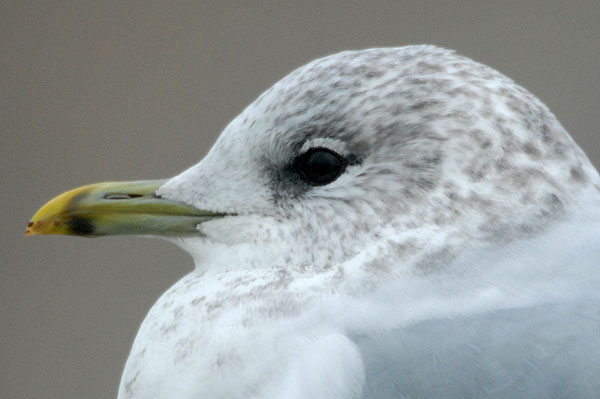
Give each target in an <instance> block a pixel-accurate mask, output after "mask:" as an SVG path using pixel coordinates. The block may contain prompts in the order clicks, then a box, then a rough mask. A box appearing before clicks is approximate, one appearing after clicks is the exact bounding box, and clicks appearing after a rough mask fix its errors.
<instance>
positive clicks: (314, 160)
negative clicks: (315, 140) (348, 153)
mask: <svg viewBox="0 0 600 399" xmlns="http://www.w3.org/2000/svg"><path fill="white" fill-rule="evenodd" d="M294 166H295V169H296V170H297V171H298V172H300V174H302V176H303V177H304V179H305V180H306V181H307V182H308V183H309V184H310V185H313V186H324V185H327V184H329V183H331V182H333V181H335V180H336V179H337V178H338V177H340V175H341V174H342V173H343V172H344V170H346V166H348V161H347V160H346V159H344V157H342V156H341V155H340V154H338V153H336V152H335V151H332V150H330V149H328V148H324V147H314V148H310V149H309V150H308V151H306V152H305V153H304V154H302V155H300V156H298V157H297V158H296V160H295V161H294Z"/></svg>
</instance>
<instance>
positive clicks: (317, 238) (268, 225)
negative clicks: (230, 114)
mask: <svg viewBox="0 0 600 399" xmlns="http://www.w3.org/2000/svg"><path fill="white" fill-rule="evenodd" d="M594 179H595V181H596V182H597V180H598V176H597V173H596V172H595V170H594V169H593V167H592V166H591V164H590V163H589V161H588V160H587V158H586V157H585V155H584V154H583V153H582V152H581V150H580V149H579V148H578V147H577V146H576V145H575V144H574V143H573V141H572V140H571V139H570V137H569V136H568V134H567V133H566V132H565V131H564V129H563V128H562V126H561V125H560V124H559V123H558V122H557V120H556V119H555V118H554V116H553V115H552V114H551V113H550V111H549V110H548V109H547V108H546V107H545V106H544V105H543V104H542V103H541V102H540V101H539V100H537V99H536V98H535V97H534V96H533V95H532V94H530V93H529V92H527V91H526V90H524V89H522V88H521V87H519V86H518V85H516V84H515V83H513V82H512V81H511V80H509V79H507V78H506V77H504V76H503V75H501V74H499V73H498V72H496V71H494V70H492V69H490V68H488V67H485V66H483V65H481V64H478V63H475V62H473V61H471V60H469V59H466V58H464V57H460V56H458V55H456V54H454V53H453V52H451V51H448V50H444V49H439V48H436V47H433V46H411V47H403V48H396V49H372V50H365V51H353V52H343V53H339V54H336V55H333V56H329V57H326V58H322V59H318V60H316V61H313V62H311V63H309V64H307V65H305V66H304V67H301V68H299V69H297V70H296V71H294V72H292V73H291V74H289V75H288V76H286V77H285V78H284V79H282V80H281V81H279V82H278V83H277V84H275V85H274V86H273V87H272V88H270V89H269V90H267V91H266V92H265V93H263V94H262V95H261V96H260V97H259V98H258V99H257V100H256V101H255V102H254V103H252V104H251V105H250V106H248V108H246V109H245V110H244V111H243V112H242V113H241V114H240V115H239V116H238V117H237V118H235V119H234V120H233V121H232V122H231V123H230V124H229V125H228V126H227V127H226V128H225V130H224V131H223V133H222V134H221V136H220V137H219V139H218V140H217V142H216V143H215V145H214V147H213V148H212V149H211V151H210V152H209V153H208V155H207V156H206V157H205V158H204V159H203V160H202V161H200V162H199V163H198V164H197V165H195V166H193V167H192V168H190V169H188V170H186V171H184V172H183V173H181V174H180V175H178V176H175V177H173V178H171V179H168V180H162V181H144V182H132V183H101V184H96V185H90V186H85V187H81V188H78V189H75V190H72V191H69V192H67V193H64V194H62V195H60V196H58V197H56V198H55V199H53V200H52V201H50V202H49V203H48V204H46V205H45V206H44V207H42V208H41V209H40V210H39V211H38V212H37V213H36V214H35V216H34V217H33V218H32V220H31V222H30V225H29V227H28V230H27V233H26V234H28V235H34V234H70V235H81V236H101V235H112V234H136V235H158V236H166V237H170V238H173V239H175V240H176V241H179V242H181V243H183V245H184V246H185V247H186V248H187V249H189V250H190V252H192V254H193V255H194V256H195V258H196V259H197V263H202V262H203V261H208V262H210V259H212V261H213V262H216V263H220V264H231V263H235V262H238V263H240V264H248V265H254V266H257V265H259V264H264V263H265V262H267V263H269V262H270V263H273V262H275V263H280V264H285V263H286V262H289V259H292V258H293V259H300V261H299V262H300V263H301V266H303V267H304V266H308V265H313V266H315V265H316V266H317V267H327V265H328V264H331V263H333V262H340V261H343V260H346V259H348V258H349V257H351V256H354V255H356V254H357V253H359V252H361V251H363V250H366V249H367V248H371V250H373V251H377V245H378V242H380V241H381V240H380V238H381V237H382V236H385V237H388V238H387V239H388V241H393V242H394V243H395V246H394V247H393V248H395V249H394V250H395V251H397V252H402V251H410V250H415V249H418V248H423V247H426V246H427V245H431V238H432V237H436V236H437V237H440V236H441V237H443V240H442V241H448V240H450V241H451V240H467V239H474V238H475V239H489V238H490V237H498V236H501V235H502V234H506V233H507V232H515V231H524V232H525V231H527V230H528V229H535V228H539V227H540V226H539V224H540V221H542V222H543V221H544V220H545V219H548V218H552V217H556V215H558V214H560V212H562V209H563V207H564V204H565V203H566V202H568V201H569V198H570V197H571V196H572V194H573V193H576V192H577V191H578V190H580V189H581V188H582V187H585V186H587V185H589V183H590V180H594ZM540 216H542V217H541V218H540ZM459 231H460V233H458V232H459ZM424 232H425V234H424ZM417 237H420V238H417ZM389 248H390V247H387V249H386V250H388V251H389V250H390V249H389ZM252 253H260V256H257V257H254V256H253V255H251V254H252ZM218 259H221V260H220V261H219V260H218ZM225 267H227V266H225Z"/></svg>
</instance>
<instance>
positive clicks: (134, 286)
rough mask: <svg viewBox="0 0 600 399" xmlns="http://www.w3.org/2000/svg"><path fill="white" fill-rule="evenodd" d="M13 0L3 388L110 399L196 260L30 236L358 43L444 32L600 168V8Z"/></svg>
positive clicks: (4, 106)
mask: <svg viewBox="0 0 600 399" xmlns="http://www.w3.org/2000/svg"><path fill="white" fill-rule="evenodd" d="M124 3H125V2H121V1H115V2H107V1H80V2H62V1H45V2H29V1H7V0H5V1H3V2H2V5H1V6H0V7H1V16H0V18H1V21H0V43H1V46H2V48H1V52H0V57H1V58H0V59H1V67H0V71H1V75H0V76H1V81H0V85H1V97H0V100H1V108H0V112H1V121H2V125H1V129H0V134H1V147H0V149H1V151H2V154H1V157H0V162H1V173H2V174H1V176H2V190H1V193H2V195H1V197H0V202H1V209H2V211H1V214H0V217H1V222H2V223H1V230H0V232H1V238H2V242H1V245H0V251H1V253H0V254H1V256H0V262H1V274H0V295H1V301H0V312H1V314H0V323H1V324H0V326H1V336H0V345H1V346H0V350H1V353H0V373H1V374H0V378H1V379H0V397H1V398H61V399H64V398H103V399H104V398H110V397H114V396H115V395H116V389H117V386H118V383H119V377H120V373H121V370H122V367H123V364H124V362H125V359H126V358H127V354H128V351H129V347H130V344H131V342H132V340H133V338H134V336H135V333H136V331H137V328H138V326H139V324H140V322H141V321H142V319H143V317H144V315H145V313H146V311H147V310H148V308H149V307H150V306H151V305H152V303H153V302H154V301H155V300H156V298H157V297H158V296H159V295H160V294H161V293H162V292H163V291H164V290H165V289H166V288H167V287H169V286H170V285H171V284H172V283H173V282H175V281H176V280H177V279H178V278H179V277H180V276H181V275H183V274H184V273H186V272H187V271H189V270H190V269H191V267H192V262H191V259H189V258H188V256H187V255H186V254H185V253H183V252H182V251H180V250H179V249H178V248H176V247H174V246H172V245H170V244H168V243H166V242H163V241H160V240H156V239H155V240H152V239H144V238H134V237H112V238H103V239H95V240H88V239H83V238H72V237H41V238H39V237H34V238H31V239H27V240H26V239H25V238H24V236H23V232H24V230H25V224H26V223H27V221H28V220H29V218H30V217H31V216H32V214H33V212H34V211H35V210H37V208H38V207H39V206H41V205H42V204H43V203H44V202H45V201H46V200H48V199H50V198H51V197H53V196H54V195H56V194H58V193H60V192H62V191H64V190H66V189H69V188H72V187H74V186H79V185H82V184H85V183H90V182H96V181H107V180H132V179H145V178H161V177H169V176H172V175H174V174H176V173H178V172H179V171H181V170H183V169H185V168H186V167H188V166H190V165H192V164H194V163H196V162H197V161H198V160H200V159H201V158H202V156H203V155H204V154H205V153H206V151H207V150H208V148H209V147H210V146H211V144H212V143H213V141H214V140H215V138H216V136H217V135H218V134H219V132H220V131H221V129H222V128H223V127H224V126H225V125H226V124H227V122H228V121H229V120H231V119H232V118H233V117H235V116H236V115H237V114H238V113H239V112H240V111H241V110H242V109H243V108H244V107H245V106H246V105H247V104H248V103H250V102H251V101H252V100H253V99H254V98H255V97H257V96H258V95H259V94H260V93H261V92H262V91H263V90H265V89H266V88H268V87H269V86H270V85H271V84H273V83H274V82H276V81H277V80H278V79H280V78H281V77H283V76H284V75H285V74H286V73H288V72H289V71H291V70H292V69H293V68H296V67H298V66H300V65H302V64H305V63H306V62H308V61H310V60H312V59H314V58H316V57H320V56H324V55H327V54H330V53H334V52H337V51H340V50H345V49H357V48H366V47H374V46H399V45H405V44H414V43H432V44H437V45H441V46H444V47H450V48H454V49H456V50H458V51H459V52H460V53H462V54H465V55H467V56H469V57H472V58H474V59H476V60H478V61H481V62H483V63H485V64H488V65H490V66H492V67H494V68H496V69H498V70H500V71H501V72H503V73H505V74H506V75H508V76H510V77H511V78H513V79H515V80H516V81H517V82H519V83H521V84H522V85H523V86H525V87H527V88H528V89H529V90H531V91H532V92H533V93H534V94H536V95H538V96H539V97H540V98H541V99H542V100H543V101H544V102H546V104H548V105H549V106H550V108H551V109H552V110H553V111H554V112H555V113H556V115H557V116H558V119H559V120H561V121H562V123H563V124H564V125H565V127H566V128H567V130H568V131H569V132H570V133H571V134H572V135H573V137H574V138H575V140H576V141H577V142H578V143H579V144H580V145H581V146H582V147H583V148H584V150H585V151H586V152H587V153H588V155H589V156H590V157H591V158H592V159H593V160H594V162H595V164H596V165H599V164H600V135H599V134H598V127H599V126H600V112H599V111H600V109H599V106H598V105H599V104H600V74H599V70H600V68H599V61H600V24H599V23H598V21H599V20H600V1H588V2H585V1H578V2H567V1H544V2H533V1H518V2H506V1H495V2H491V1H490V2H484V1H478V2H471V3H469V2H457V1H447V2H439V3H433V2H426V1H418V2H391V1H390V2H372V1H364V0H361V1H355V2H336V3H330V2H323V1H303V2H295V3H290V4H287V5H282V4H281V3H283V2H272V3H268V2H265V1H262V2H258V1H256V2H231V1H223V2H219V3H217V2H200V1H197V2H192V1H187V2H176V1H165V2H155V1H144V2H142V1H140V2H131V3H128V4H124Z"/></svg>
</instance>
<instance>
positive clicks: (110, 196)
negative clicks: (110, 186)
mask: <svg viewBox="0 0 600 399" xmlns="http://www.w3.org/2000/svg"><path fill="white" fill-rule="evenodd" d="M141 196H142V195H141V194H121V193H116V194H106V195H105V196H104V199H107V200H124V199H132V198H139V197H141Z"/></svg>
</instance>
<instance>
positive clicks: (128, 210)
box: [25, 180, 226, 237]
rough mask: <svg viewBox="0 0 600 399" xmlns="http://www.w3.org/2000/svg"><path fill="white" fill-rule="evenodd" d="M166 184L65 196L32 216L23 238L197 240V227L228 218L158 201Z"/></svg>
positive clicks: (101, 186)
mask: <svg viewBox="0 0 600 399" xmlns="http://www.w3.org/2000/svg"><path fill="white" fill-rule="evenodd" d="M164 182H165V180H147V181H134V182H118V183H97V184H91V185H88V186H83V187H79V188H76V189H73V190H70V191H67V192H65V193H63V194H60V195H59V196H57V197H56V198H54V199H52V200H50V201H49V202H48V203H46V204H45V205H44V206H42V207H41V208H40V210H38V211H37V212H36V213H35V215H33V218H32V219H31V221H30V222H29V224H28V225H27V230H26V231H25V235H26V236H32V235H37V234H67V235H75V236H86V237H96V236H105V235H123V234H134V235H161V236H185V235H196V234H199V232H198V230H197V228H196V226H197V225H198V224H200V223H202V222H205V221H208V220H211V219H215V218H219V217H223V216H226V215H225V214H220V213H213V212H208V211H203V210H200V209H197V208H195V207H193V206H190V205H187V204H184V203H181V202H177V201H172V200H168V199H164V198H161V197H158V196H156V194H155V192H156V189H158V188H159V187H160V186H161V185H162V184H163V183H164Z"/></svg>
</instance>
